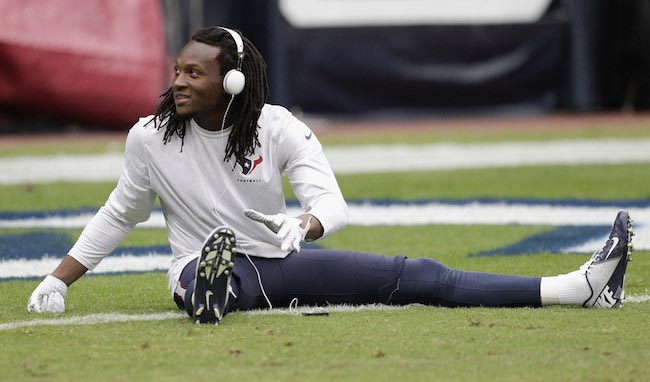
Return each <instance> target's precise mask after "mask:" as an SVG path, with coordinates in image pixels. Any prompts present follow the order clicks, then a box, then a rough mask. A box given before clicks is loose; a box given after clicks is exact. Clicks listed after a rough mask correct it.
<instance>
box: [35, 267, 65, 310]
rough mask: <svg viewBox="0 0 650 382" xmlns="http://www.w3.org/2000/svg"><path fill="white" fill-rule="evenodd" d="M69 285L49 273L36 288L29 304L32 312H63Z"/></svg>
mask: <svg viewBox="0 0 650 382" xmlns="http://www.w3.org/2000/svg"><path fill="white" fill-rule="evenodd" d="M67 292H68V286H67V285H65V283H64V282H63V281H61V280H59V279H58V278H56V277H54V276H52V275H49V276H47V277H45V279H44V280H43V281H41V283H40V284H39V285H38V286H37V287H36V289H34V292H32V296H31V297H30V298H29V303H28V304H27V311H28V312H30V313H32V312H33V313H63V312H64V311H65V294H66V293H67Z"/></svg>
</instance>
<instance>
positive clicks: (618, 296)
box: [579, 211, 634, 308]
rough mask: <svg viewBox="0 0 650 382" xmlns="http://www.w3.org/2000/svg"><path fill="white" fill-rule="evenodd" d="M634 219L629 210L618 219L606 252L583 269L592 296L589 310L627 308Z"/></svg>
mask: <svg viewBox="0 0 650 382" xmlns="http://www.w3.org/2000/svg"><path fill="white" fill-rule="evenodd" d="M633 235H634V231H633V230H632V219H630V216H629V214H628V212H627V211H620V212H619V213H618V215H617V216H616V220H615V221H614V225H613V226H612V230H611V232H610V234H609V238H608V239H607V242H606V243H605V246H604V247H603V249H601V250H600V251H599V252H596V253H594V255H593V256H592V257H591V259H589V261H587V262H586V263H585V264H584V265H582V267H580V271H579V272H581V274H584V277H585V278H586V280H587V285H588V286H589V288H590V289H591V295H590V296H589V297H588V298H587V299H586V300H585V301H584V302H583V304H582V306H583V307H585V308H592V307H593V308H618V307H621V306H623V299H624V298H625V292H624V290H623V286H624V283H625V270H626V268H627V263H628V261H630V255H631V254H632V250H633V246H632V236H633Z"/></svg>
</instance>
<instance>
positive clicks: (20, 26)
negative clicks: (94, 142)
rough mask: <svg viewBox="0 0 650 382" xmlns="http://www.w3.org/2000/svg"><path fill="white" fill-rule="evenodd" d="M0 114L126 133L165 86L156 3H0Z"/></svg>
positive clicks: (143, 0)
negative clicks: (45, 118)
mask: <svg viewBox="0 0 650 382" xmlns="http://www.w3.org/2000/svg"><path fill="white" fill-rule="evenodd" d="M0 25H1V27H0V84H1V85H0V108H1V109H2V110H4V111H5V112H8V113H9V114H14V113H15V114H23V115H24V114H30V115H32V114H43V115H47V116H51V117H53V118H57V119H63V120H72V121H77V122H81V123H86V124H92V125H100V126H112V127H120V128H126V127H129V126H131V125H132V124H133V123H134V122H135V121H136V120H137V118H138V117H139V116H141V115H147V114H151V113H152V112H153V111H154V110H155V107H156V104H157V102H158V96H159V95H160V93H161V92H162V90H163V87H164V85H165V82H166V80H167V78H166V76H165V70H166V64H165V63H166V60H167V58H166V52H165V41H164V25H163V16H162V9H161V6H160V1H159V0H129V1H111V0H84V1H78V0H57V1H49V0H20V1H15V0H0Z"/></svg>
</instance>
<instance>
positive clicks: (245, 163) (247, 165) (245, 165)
mask: <svg viewBox="0 0 650 382" xmlns="http://www.w3.org/2000/svg"><path fill="white" fill-rule="evenodd" d="M263 160H264V158H262V156H261V155H258V156H257V159H249V158H244V159H243V160H241V161H240V162H239V165H240V166H241V173H242V175H249V174H251V173H252V172H253V170H255V168H256V167H257V165H258V164H260V163H262V161H263Z"/></svg>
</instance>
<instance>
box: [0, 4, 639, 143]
mask: <svg viewBox="0 0 650 382" xmlns="http://www.w3.org/2000/svg"><path fill="white" fill-rule="evenodd" d="M211 25H224V26H230V27H234V28H236V29H239V30H240V31H242V32H243V34H244V35H245V36H247V37H248V38H249V39H250V40H251V41H252V42H253V43H254V44H255V45H256V46H257V47H258V49H259V50H260V51H261V53H262V54H263V55H264V57H265V58H266V60H267V64H268V70H269V79H270V85H271V95H270V100H269V101H270V102H271V103H276V104H281V105H284V106H286V107H288V108H289V109H291V110H293V111H294V112H296V113H298V114H300V115H307V116H316V117H323V118H330V119H346V120H353V119H366V120H367V119H385V118H414V117H443V118H447V117H454V116H459V115H462V116H467V115H471V116H491V115H497V116H503V115H546V114H556V113H564V114H566V113H569V114H571V113H576V114H577V113H593V112H609V113H638V112H643V111H647V110H649V109H650V2H649V1H646V0H625V1H621V0H528V1H520V0H400V1H392V0H212V1H210V0H121V1H115V0H57V1H49V0H0V81H1V84H2V85H1V86H0V134H2V133H5V134H9V133H11V134H14V133H27V132H34V131H64V130H74V131H79V130H83V131H85V130H88V131H97V130H106V129H109V130H127V129H128V128H129V127H130V126H132V125H133V123H135V121H136V120H137V118H138V117H140V116H144V115H148V114H152V113H153V112H154V110H155V107H156V105H157V103H158V97H159V95H160V94H161V93H162V92H163V91H164V90H165V89H166V88H167V87H168V86H169V84H170V80H171V75H172V62H173V58H174V56H175V55H176V54H177V52H178V51H179V50H180V48H181V47H182V46H183V45H184V44H185V43H186V42H187V41H188V39H189V38H190V36H191V34H192V33H193V32H194V31H195V30H197V29H199V28H201V27H204V26H211ZM0 139H1V136H0Z"/></svg>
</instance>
